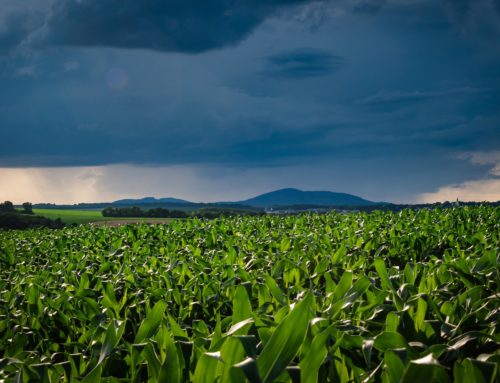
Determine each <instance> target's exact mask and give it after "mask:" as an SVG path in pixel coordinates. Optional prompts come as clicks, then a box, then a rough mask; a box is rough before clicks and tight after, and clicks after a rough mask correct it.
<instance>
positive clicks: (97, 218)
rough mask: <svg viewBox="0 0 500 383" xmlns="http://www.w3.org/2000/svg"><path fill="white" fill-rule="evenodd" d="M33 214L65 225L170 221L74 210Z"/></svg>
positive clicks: (43, 211)
mask: <svg viewBox="0 0 500 383" xmlns="http://www.w3.org/2000/svg"><path fill="white" fill-rule="evenodd" d="M33 212H34V213H35V214H37V215H41V216H42V217H47V218H51V219H57V218H60V219H61V221H63V222H64V223H65V224H73V223H76V224H86V223H95V222H99V223H103V224H106V223H108V222H109V223H119V222H130V223H141V222H148V223H155V222H156V223H164V222H168V221H170V220H169V219H166V218H126V217H103V216H102V214H101V212H100V211H99V210H72V209H33Z"/></svg>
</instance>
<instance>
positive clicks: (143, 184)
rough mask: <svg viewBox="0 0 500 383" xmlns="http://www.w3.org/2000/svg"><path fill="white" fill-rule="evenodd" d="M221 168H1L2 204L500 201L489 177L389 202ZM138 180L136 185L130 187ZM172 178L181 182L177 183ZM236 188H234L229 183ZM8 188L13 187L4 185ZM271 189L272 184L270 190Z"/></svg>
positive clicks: (498, 186) (496, 183) (499, 186)
mask: <svg viewBox="0 0 500 383" xmlns="http://www.w3.org/2000/svg"><path fill="white" fill-rule="evenodd" d="M297 171H300V170H297V169H292V170H290V169H281V171H280V170H278V171H277V173H281V172H288V173H290V174H296V173H297ZM218 172H220V169H210V168H194V167H187V166H171V167H138V166H131V165H112V166H95V167H58V168H0V179H1V180H2V184H1V185H0V201H6V200H8V201H12V202H13V203H15V204H18V205H19V204H21V203H23V202H26V201H29V202H32V203H55V204H59V205H63V204H78V203H93V202H113V201H115V200H119V199H125V198H144V197H155V198H166V197H173V198H179V199H185V200H188V201H191V202H221V201H239V200H244V199H247V198H252V197H255V196H256V195H259V194H262V193H267V192H271V191H274V190H277V189H281V188H285V187H296V188H298V189H301V190H311V191H312V190H327V191H333V192H344V193H349V194H353V195H357V196H360V197H362V198H365V199H369V200H372V201H386V202H392V203H433V202H445V201H455V200H456V199H457V198H458V199H459V200H460V201H478V202H480V201H491V202H495V201H498V200H500V179H486V180H476V181H470V182H465V183H463V184H458V185H450V186H444V187H441V188H439V189H438V190H435V191H430V192H427V193H421V194H418V195H416V196H415V197H414V199H413V200H388V199H387V198H380V196H370V194H369V193H366V191H365V193H359V192H356V191H355V190H347V191H346V190H339V189H336V188H332V187H321V186H319V185H316V186H318V187H315V188H310V187H304V186H305V185H304V184H302V185H301V184H300V183H299V182H297V184H295V185H294V184H293V177H289V179H288V180H286V181H285V182H284V183H283V184H281V183H279V182H273V181H272V179H273V175H272V174H269V173H266V172H263V171H261V170H260V171H259V170H254V171H253V172H248V171H239V172H235V173H232V174H228V175H227V176H226V178H225V180H223V181H220V180H218V179H215V180H214V179H212V178H211V176H210V175H211V174H216V173H218ZM130 179H134V180H136V182H133V183H130V182H129V180H130ZM169 180H175V182H171V181H169ZM228 184H231V185H233V187H232V188H231V189H228V188H227V186H226V185H228ZM4 185H9V186H8V187H4ZM268 185H269V186H268Z"/></svg>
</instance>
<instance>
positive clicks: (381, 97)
mask: <svg viewBox="0 0 500 383" xmlns="http://www.w3.org/2000/svg"><path fill="white" fill-rule="evenodd" d="M480 91H481V90H479V89H475V88H471V87H464V88H454V89H446V90H438V91H427V92H422V91H413V92H403V91H381V92H378V93H377V94H374V95H372V96H369V97H366V98H365V99H363V100H361V101H359V102H358V104H361V105H387V104H403V103H413V102H418V101H426V100H431V99H436V98H446V97H455V96H463V95H468V94H475V93H478V92H480Z"/></svg>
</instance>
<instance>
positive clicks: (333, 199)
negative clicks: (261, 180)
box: [238, 188, 376, 207]
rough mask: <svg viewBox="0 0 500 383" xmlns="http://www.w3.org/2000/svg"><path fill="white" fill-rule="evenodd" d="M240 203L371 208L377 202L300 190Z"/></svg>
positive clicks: (268, 205)
mask: <svg viewBox="0 0 500 383" xmlns="http://www.w3.org/2000/svg"><path fill="white" fill-rule="evenodd" d="M238 203H240V204H243V205H249V206H255V207H272V206H293V205H311V206H370V205H375V204H376V203H375V202H372V201H368V200H366V199H363V198H361V197H357V196H355V195H352V194H346V193H334V192H330V191H302V190H299V189H292V188H288V189H280V190H275V191H273V192H270V193H265V194H261V195H259V196H257V197H254V198H250V199H247V200H244V201H239V202H238Z"/></svg>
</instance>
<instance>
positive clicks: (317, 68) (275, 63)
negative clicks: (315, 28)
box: [262, 48, 344, 79]
mask: <svg viewBox="0 0 500 383" xmlns="http://www.w3.org/2000/svg"><path fill="white" fill-rule="evenodd" d="M267 64H268V65H267V68H266V70H265V71H263V72H262V73H263V74H265V75H268V76H272V77H276V76H277V77H283V78H287V79H293V78H305V77H317V76H324V75H327V74H330V73H332V72H335V71H337V70H338V69H339V68H340V67H342V65H343V64H344V59H343V58H342V57H340V56H336V55H333V54H331V53H329V52H327V51H324V50H321V49H311V48H301V49H295V50H292V51H287V52H281V53H278V54H275V55H272V56H269V57H268V58H267Z"/></svg>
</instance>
